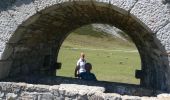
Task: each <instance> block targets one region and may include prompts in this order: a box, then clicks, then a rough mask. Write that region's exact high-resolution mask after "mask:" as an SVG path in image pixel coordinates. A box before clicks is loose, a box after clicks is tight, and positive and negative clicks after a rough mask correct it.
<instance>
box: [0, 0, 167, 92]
mask: <svg viewBox="0 0 170 100" xmlns="http://www.w3.org/2000/svg"><path fill="white" fill-rule="evenodd" d="M169 6H170V3H169V1H168V0H1V2H0V59H1V60H0V78H1V79H4V78H6V77H17V76H18V75H29V74H35V75H36V74H43V75H54V74H55V73H56V69H58V68H59V67H60V63H59V62H57V56H58V52H59V50H60V46H61V45H62V43H63V41H64V40H65V38H66V37H67V36H68V35H69V33H70V32H71V31H73V30H75V29H77V28H79V27H81V26H83V25H87V24H93V23H101V24H109V25H113V26H115V27H117V28H119V29H121V30H122V31H124V32H126V33H127V34H128V35H129V37H130V38H131V39H132V40H133V42H134V43H135V45H136V47H137V49H138V51H139V54H140V57H141V71H139V73H140V75H139V78H140V79H141V83H140V85H141V86H143V87H146V88H153V89H158V90H164V91H169V92H170V56H167V55H165V53H166V52H169V51H170V7H169ZM110 45H111V46H112V44H110Z"/></svg>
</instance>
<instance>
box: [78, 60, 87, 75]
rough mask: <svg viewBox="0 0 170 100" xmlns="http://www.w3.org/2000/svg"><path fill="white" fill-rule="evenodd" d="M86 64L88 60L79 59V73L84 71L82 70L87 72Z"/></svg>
mask: <svg viewBox="0 0 170 100" xmlns="http://www.w3.org/2000/svg"><path fill="white" fill-rule="evenodd" d="M85 64H86V60H85V59H84V61H83V60H82V59H81V58H80V59H79V60H78V61H77V66H79V67H80V68H79V70H78V71H79V73H82V72H86V70H85Z"/></svg>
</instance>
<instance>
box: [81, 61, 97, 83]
mask: <svg viewBox="0 0 170 100" xmlns="http://www.w3.org/2000/svg"><path fill="white" fill-rule="evenodd" d="M85 70H86V72H82V73H80V74H79V75H78V77H79V78H80V79H83V80H87V81H97V79H96V76H95V75H94V74H93V73H91V72H90V71H91V70H92V65H91V64H90V63H86V64H85Z"/></svg>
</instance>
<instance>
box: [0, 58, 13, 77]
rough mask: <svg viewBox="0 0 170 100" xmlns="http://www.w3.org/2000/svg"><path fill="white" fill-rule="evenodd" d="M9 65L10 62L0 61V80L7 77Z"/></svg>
mask: <svg viewBox="0 0 170 100" xmlns="http://www.w3.org/2000/svg"><path fill="white" fill-rule="evenodd" d="M11 64H12V61H8V60H7V61H0V78H4V77H7V76H8V74H9V71H10V67H11Z"/></svg>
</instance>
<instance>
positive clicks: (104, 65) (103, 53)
mask: <svg viewBox="0 0 170 100" xmlns="http://www.w3.org/2000/svg"><path fill="white" fill-rule="evenodd" d="M104 29H105V30H104ZM111 30H112V32H110V31H111ZM81 52H84V53H85V54H86V57H85V58H86V61H87V62H90V63H91V64H92V65H93V69H92V72H93V73H94V74H95V75H96V77H97V79H98V80H100V81H111V82H121V83H128V84H139V83H140V80H139V79H136V78H135V71H136V70H141V65H140V64H141V62H140V56H139V53H138V50H137V49H136V46H135V45H134V43H133V42H132V41H131V39H130V37H128V36H127V35H126V33H124V32H122V31H121V30H118V29H116V28H115V27H111V26H109V25H106V24H105V25H104V24H90V25H85V26H82V27H80V28H78V29H76V30H74V31H73V32H71V33H70V35H69V36H68V37H67V38H66V39H65V41H64V42H63V44H62V46H61V48H60V52H59V56H58V61H59V62H61V63H62V68H61V69H60V70H58V71H57V76H64V77H74V70H75V66H76V62H77V60H78V59H79V56H80V53H81Z"/></svg>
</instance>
